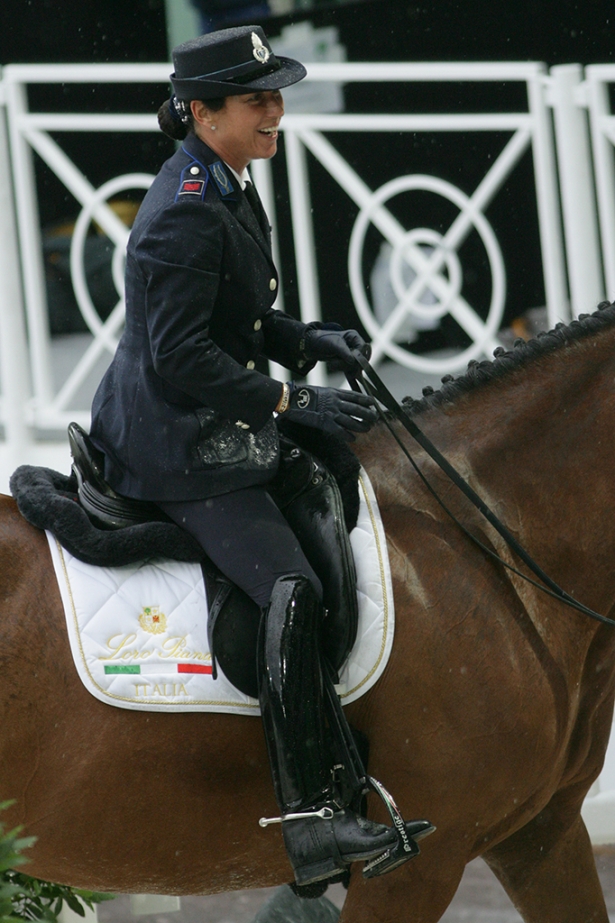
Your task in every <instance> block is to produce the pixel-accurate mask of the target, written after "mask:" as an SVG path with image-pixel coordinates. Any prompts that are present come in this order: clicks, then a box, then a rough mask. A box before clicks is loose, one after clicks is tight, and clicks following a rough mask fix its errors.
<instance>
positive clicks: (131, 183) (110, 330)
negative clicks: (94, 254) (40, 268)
mask: <svg viewBox="0 0 615 923" xmlns="http://www.w3.org/2000/svg"><path fill="white" fill-rule="evenodd" d="M153 180H154V177H153V176H152V175H151V174H148V173H126V174H124V175H123V176H116V177H114V178H113V179H111V180H109V181H108V182H106V183H103V185H102V186H100V187H99V188H98V189H96V190H95V191H94V193H93V195H92V196H91V197H90V198H89V200H88V201H87V202H86V204H85V205H84V207H83V209H82V210H81V212H80V213H79V217H78V218H77V221H76V222H75V228H74V231H73V236H72V240H71V247H70V272H71V280H72V283H73V290H74V293H75V299H76V301H77V305H78V307H79V310H80V311H81V314H82V316H83V319H84V320H85V322H86V324H87V325H88V327H89V329H90V330H91V332H92V333H93V335H94V337H95V339H97V340H99V341H101V342H102V343H103V344H104V346H105V347H106V348H107V349H108V350H109V351H110V352H112V353H113V352H115V349H116V347H117V342H118V341H117V336H116V333H117V331H118V330H119V329H120V327H121V325H122V322H123V317H124V263H125V258H126V244H127V243H128V236H129V234H130V228H128V227H127V226H126V225H125V224H124V222H123V221H122V220H121V218H119V217H118V216H117V215H116V214H115V213H114V212H113V211H112V209H111V208H110V207H109V206H108V205H105V203H107V202H108V200H109V199H110V198H111V197H112V196H115V195H117V194H118V193H120V192H126V191H127V190H129V189H149V187H150V186H151V184H152V182H153ZM101 206H103V207H104V208H105V214H104V216H103V215H101V214H100V213H98V215H97V212H98V210H99V209H100V207H101ZM94 221H96V222H97V224H99V225H101V224H102V227H103V230H104V232H105V234H106V235H107V237H108V239H109V240H110V241H111V243H112V245H113V256H112V258H111V276H112V279H113V284H114V286H115V290H116V292H117V295H118V302H117V304H116V306H115V308H114V309H113V311H112V312H111V314H110V315H109V317H108V318H107V320H106V321H104V322H103V321H102V320H101V318H100V316H99V314H98V311H97V310H96V307H95V305H94V302H93V301H92V298H91V295H90V290H89V286H88V281H87V274H86V268H85V242H86V238H87V236H88V234H89V232H90V227H91V225H92V222H94Z"/></svg>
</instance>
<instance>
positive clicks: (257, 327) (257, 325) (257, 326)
mask: <svg viewBox="0 0 615 923" xmlns="http://www.w3.org/2000/svg"><path fill="white" fill-rule="evenodd" d="M262 326H263V322H262V320H261V319H260V318H259V319H258V320H255V321H254V329H255V330H260V329H261V327H262Z"/></svg>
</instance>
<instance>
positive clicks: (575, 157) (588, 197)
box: [548, 64, 604, 316]
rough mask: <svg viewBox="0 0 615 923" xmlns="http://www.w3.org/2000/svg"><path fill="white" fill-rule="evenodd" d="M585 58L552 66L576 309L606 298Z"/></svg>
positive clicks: (572, 297)
mask: <svg viewBox="0 0 615 923" xmlns="http://www.w3.org/2000/svg"><path fill="white" fill-rule="evenodd" d="M582 87H583V69H582V67H581V65H580V64H562V65H559V66H557V67H552V68H551V81H550V93H549V96H548V101H549V102H550V104H551V105H552V106H553V115H554V120H555V137H556V141H557V145H556V148H557V159H558V164H559V177H560V192H561V199H562V211H563V217H564V237H565V240H566V254H567V262H568V281H569V285H570V301H571V306H572V313H573V314H574V315H575V316H576V315H578V314H582V313H584V312H586V313H587V312H590V311H593V310H594V308H595V307H596V305H597V304H598V302H600V301H602V299H603V298H604V284H603V280H602V266H601V261H600V240H599V237H598V219H597V214H596V200H595V193H594V184H593V170H592V161H591V150H590V145H589V126H588V121H587V115H586V113H585V111H584V109H583V108H582V102H581V93H582Z"/></svg>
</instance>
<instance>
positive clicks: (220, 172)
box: [208, 160, 234, 196]
mask: <svg viewBox="0 0 615 923" xmlns="http://www.w3.org/2000/svg"><path fill="white" fill-rule="evenodd" d="M208 169H209V172H210V173H211V175H212V178H213V181H214V183H215V184H216V186H217V187H218V189H219V190H220V193H221V195H223V196H224V195H230V194H231V193H232V192H234V189H233V184H232V183H231V181H230V179H229V177H228V174H227V172H226V170H225V169H224V167H223V166H222V163H221V161H219V160H216V162H215V163H212V164H210V166H209V168H208Z"/></svg>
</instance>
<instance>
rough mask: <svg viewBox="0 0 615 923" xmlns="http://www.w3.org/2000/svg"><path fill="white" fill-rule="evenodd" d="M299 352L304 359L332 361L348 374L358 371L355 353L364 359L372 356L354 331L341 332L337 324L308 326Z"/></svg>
mask: <svg viewBox="0 0 615 923" xmlns="http://www.w3.org/2000/svg"><path fill="white" fill-rule="evenodd" d="M301 351H302V352H303V355H304V356H305V358H306V359H322V360H326V359H329V360H331V359H333V360H337V363H336V365H337V366H338V367H339V368H342V369H344V370H346V371H348V372H357V371H360V366H359V364H358V362H357V360H356V358H355V355H353V354H355V353H360V354H361V355H362V356H365V358H366V359H369V357H370V356H371V354H372V349H371V346H370V345H369V343H366V342H365V340H364V339H363V337H362V336H361V334H360V333H357V331H356V330H342V328H341V327H340V325H339V324H308V325H307V327H306V329H305V332H304V334H303V337H302V344H301Z"/></svg>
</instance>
